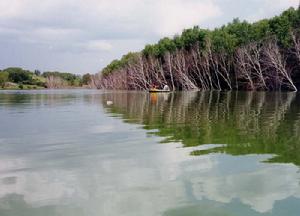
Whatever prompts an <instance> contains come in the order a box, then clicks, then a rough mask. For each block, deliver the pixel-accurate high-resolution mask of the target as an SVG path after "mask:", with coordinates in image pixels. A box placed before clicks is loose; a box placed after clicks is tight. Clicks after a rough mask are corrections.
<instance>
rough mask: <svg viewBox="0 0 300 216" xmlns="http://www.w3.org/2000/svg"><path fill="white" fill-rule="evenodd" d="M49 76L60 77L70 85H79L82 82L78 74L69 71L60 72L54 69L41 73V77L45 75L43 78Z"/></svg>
mask: <svg viewBox="0 0 300 216" xmlns="http://www.w3.org/2000/svg"><path fill="white" fill-rule="evenodd" d="M51 76H54V77H60V78H62V79H63V80H65V81H66V82H67V83H68V85H70V86H80V85H81V84H82V80H81V77H80V76H79V75H75V74H71V73H62V72H58V71H54V72H50V71H47V72H44V73H43V77H45V78H47V77H51Z"/></svg>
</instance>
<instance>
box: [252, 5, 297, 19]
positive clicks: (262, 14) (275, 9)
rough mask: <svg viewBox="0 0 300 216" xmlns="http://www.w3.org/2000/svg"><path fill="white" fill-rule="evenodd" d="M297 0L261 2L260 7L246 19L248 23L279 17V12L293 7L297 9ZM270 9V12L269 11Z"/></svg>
mask: <svg viewBox="0 0 300 216" xmlns="http://www.w3.org/2000/svg"><path fill="white" fill-rule="evenodd" d="M298 5H299V0H263V1H260V7H259V9H258V10H257V11H255V12H253V14H250V15H249V16H248V17H247V20H249V21H257V20H260V19H263V18H266V17H271V16H274V15H279V13H280V12H282V11H284V10H286V9H288V8H290V7H294V8H297V7H298ZM270 9H272V10H270Z"/></svg>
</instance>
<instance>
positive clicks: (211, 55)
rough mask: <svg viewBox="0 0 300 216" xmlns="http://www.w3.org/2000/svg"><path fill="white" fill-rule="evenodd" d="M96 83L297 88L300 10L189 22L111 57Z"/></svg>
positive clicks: (299, 83)
mask: <svg viewBox="0 0 300 216" xmlns="http://www.w3.org/2000/svg"><path fill="white" fill-rule="evenodd" d="M92 83H93V85H94V86H96V87H97V88H104V89H128V90H145V89H148V88H149V87H150V86H151V85H153V84H156V85H159V86H162V85H163V84H168V85H169V86H170V87H171V88H172V89H176V90H192V89H202V90H212V89H214V90H231V89H236V90H237V89H240V90H292V91H296V90H297V88H299V87H300V10H299V9H294V8H290V9H288V10H286V11H284V12H283V13H282V14H281V15H280V16H276V17H274V18H271V19H264V20H261V21H258V22H255V23H248V22H247V21H240V20H239V19H234V20H233V21H232V22H231V23H229V24H227V25H224V26H222V27H220V28H216V29H214V30H207V29H201V28H199V27H198V26H195V27H194V28H191V29H186V30H184V31H183V32H182V34H181V35H175V36H174V37H173V38H163V39H161V40H160V41H159V42H158V43H157V44H154V45H147V46H146V47H145V48H144V49H143V50H142V51H141V52H136V53H128V54H126V55H124V56H123V57H122V58H121V59H120V60H114V61H112V62H111V63H110V64H109V65H107V67H105V68H104V69H103V70H102V72H101V73H99V74H97V75H94V76H93V77H92Z"/></svg>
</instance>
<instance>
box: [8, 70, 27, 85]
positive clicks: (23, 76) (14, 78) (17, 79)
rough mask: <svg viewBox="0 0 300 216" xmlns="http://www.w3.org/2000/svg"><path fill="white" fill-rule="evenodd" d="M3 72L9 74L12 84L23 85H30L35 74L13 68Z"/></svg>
mask: <svg viewBox="0 0 300 216" xmlns="http://www.w3.org/2000/svg"><path fill="white" fill-rule="evenodd" d="M3 71H5V72H7V73H8V79H9V81H10V82H14V83H20V84H21V83H24V82H27V83H29V82H30V81H32V75H33V74H32V72H30V71H28V70H23V69H22V68H15V67H11V68H7V69H5V70H3Z"/></svg>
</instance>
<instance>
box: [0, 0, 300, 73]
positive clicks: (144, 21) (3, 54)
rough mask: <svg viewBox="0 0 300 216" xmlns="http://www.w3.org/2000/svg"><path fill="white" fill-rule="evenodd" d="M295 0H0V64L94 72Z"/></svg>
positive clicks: (277, 9) (267, 14)
mask: <svg viewBox="0 0 300 216" xmlns="http://www.w3.org/2000/svg"><path fill="white" fill-rule="evenodd" d="M298 4H299V0H42V1H41V0H0V69H4V68H7V67H12V66H16V67H22V68H25V69H29V70H35V69H38V70H40V71H64V72H71V73H76V74H84V73H97V72H99V71H100V70H101V69H102V68H103V67H105V66H106V65H107V64H109V63H110V62H111V61H112V60H113V59H117V58H120V57H121V56H122V55H124V54H126V53H127V52H129V51H139V50H142V49H143V47H144V46H145V45H146V44H149V43H155V42H157V41H158V40H159V39H160V38H162V37H165V36H168V37H172V36H173V35H174V34H178V33H180V32H182V30H183V29H185V28H190V27H193V26H195V25H198V26H200V27H202V28H210V29H213V28H215V27H218V26H221V25H223V24H226V23H228V22H230V21H231V20H232V19H233V18H236V17H239V18H240V19H241V20H248V21H250V22H254V21H256V20H259V19H262V18H268V17H272V16H274V15H279V14H280V13H281V12H282V11H283V10H285V9H287V8H289V7H291V6H293V7H297V6H298Z"/></svg>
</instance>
